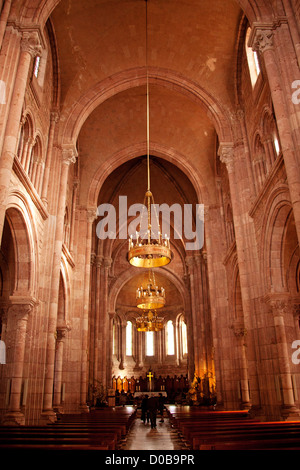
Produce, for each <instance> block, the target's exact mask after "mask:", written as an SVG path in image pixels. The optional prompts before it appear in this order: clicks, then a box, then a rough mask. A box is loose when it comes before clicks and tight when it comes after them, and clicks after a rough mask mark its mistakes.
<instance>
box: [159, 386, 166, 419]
mask: <svg viewBox="0 0 300 470" xmlns="http://www.w3.org/2000/svg"><path fill="white" fill-rule="evenodd" d="M164 408H165V399H164V397H163V396H162V393H160V394H159V397H158V409H159V414H160V423H163V422H164Z"/></svg>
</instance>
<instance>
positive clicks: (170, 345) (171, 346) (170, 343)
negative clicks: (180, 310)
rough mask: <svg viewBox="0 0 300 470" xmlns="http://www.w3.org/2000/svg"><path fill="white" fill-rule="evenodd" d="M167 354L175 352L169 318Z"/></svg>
mask: <svg viewBox="0 0 300 470" xmlns="http://www.w3.org/2000/svg"><path fill="white" fill-rule="evenodd" d="M167 354H168V356H173V355H174V354H175V344H174V326H173V322H172V320H169V321H168V323H167Z"/></svg>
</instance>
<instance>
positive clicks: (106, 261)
mask: <svg viewBox="0 0 300 470" xmlns="http://www.w3.org/2000/svg"><path fill="white" fill-rule="evenodd" d="M111 264H112V259H111V258H103V265H104V267H105V268H110V267H111Z"/></svg>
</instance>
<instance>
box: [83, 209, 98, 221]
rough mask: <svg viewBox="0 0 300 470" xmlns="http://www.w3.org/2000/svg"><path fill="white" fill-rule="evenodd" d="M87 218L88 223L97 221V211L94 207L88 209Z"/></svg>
mask: <svg viewBox="0 0 300 470" xmlns="http://www.w3.org/2000/svg"><path fill="white" fill-rule="evenodd" d="M86 217H87V221H88V222H89V223H91V224H92V223H93V222H94V221H95V220H96V219H97V209H94V208H92V207H91V208H88V209H87V210H86Z"/></svg>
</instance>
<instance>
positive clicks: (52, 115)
mask: <svg viewBox="0 0 300 470" xmlns="http://www.w3.org/2000/svg"><path fill="white" fill-rule="evenodd" d="M58 120H59V113H58V111H51V113H50V121H51V122H53V123H55V124H56V123H57V122H58Z"/></svg>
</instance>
